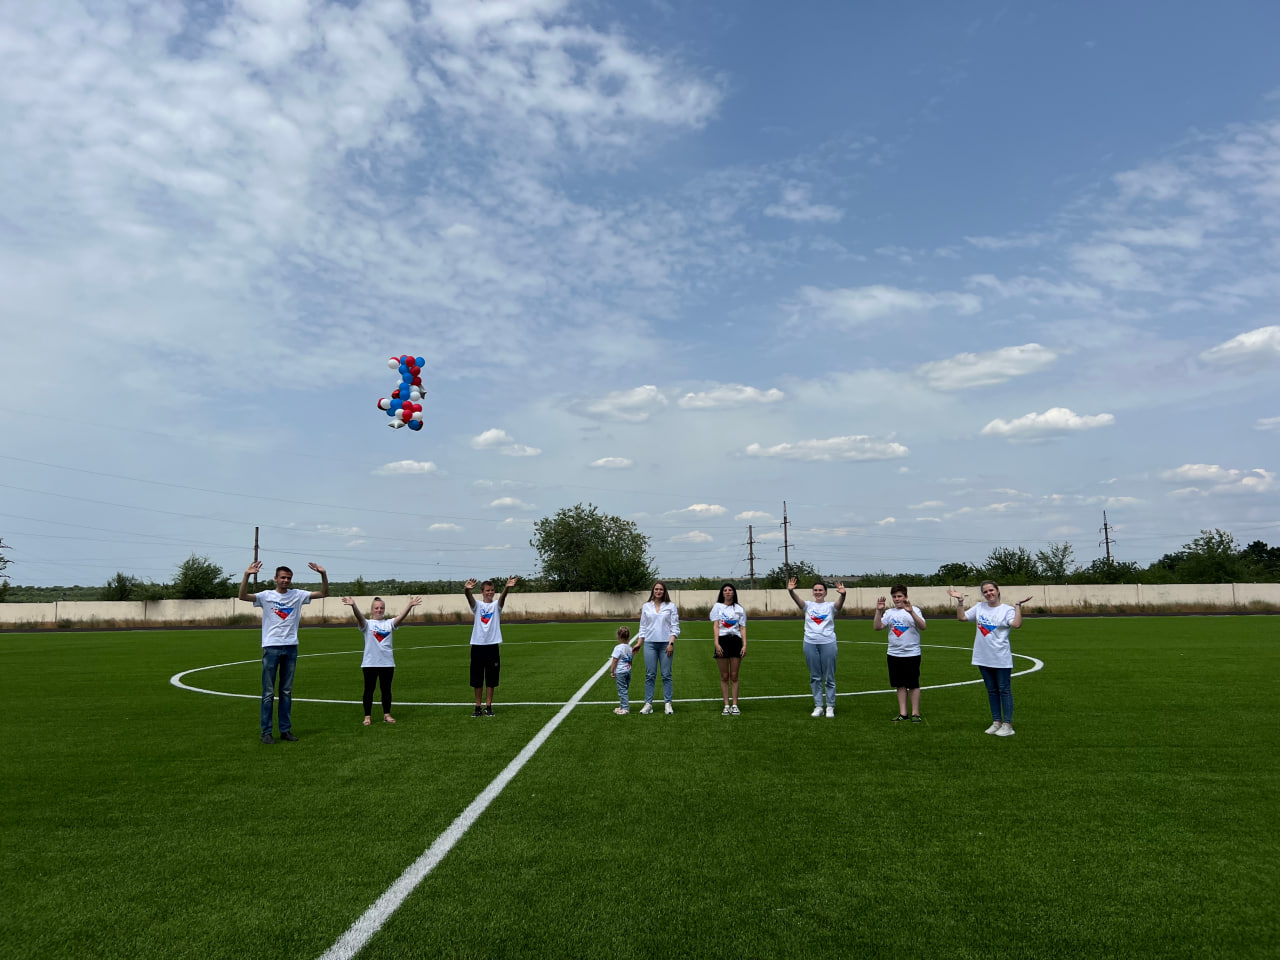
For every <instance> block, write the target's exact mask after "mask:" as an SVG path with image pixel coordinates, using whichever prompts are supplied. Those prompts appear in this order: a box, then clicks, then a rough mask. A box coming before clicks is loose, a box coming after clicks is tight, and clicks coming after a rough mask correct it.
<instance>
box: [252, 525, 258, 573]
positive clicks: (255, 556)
mask: <svg viewBox="0 0 1280 960" xmlns="http://www.w3.org/2000/svg"><path fill="white" fill-rule="evenodd" d="M253 562H254V563H257V562H258V528H257V527H254V528H253ZM253 585H254V587H255V588H256V587H257V586H258V575H257V574H256V573H255V574H254V575H253Z"/></svg>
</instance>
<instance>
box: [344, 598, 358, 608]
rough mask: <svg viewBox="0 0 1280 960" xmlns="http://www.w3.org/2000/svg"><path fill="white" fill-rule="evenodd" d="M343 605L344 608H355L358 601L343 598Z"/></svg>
mask: <svg viewBox="0 0 1280 960" xmlns="http://www.w3.org/2000/svg"><path fill="white" fill-rule="evenodd" d="M342 603H343V605H344V606H348V607H354V606H355V605H356V601H355V598H354V597H343V598H342Z"/></svg>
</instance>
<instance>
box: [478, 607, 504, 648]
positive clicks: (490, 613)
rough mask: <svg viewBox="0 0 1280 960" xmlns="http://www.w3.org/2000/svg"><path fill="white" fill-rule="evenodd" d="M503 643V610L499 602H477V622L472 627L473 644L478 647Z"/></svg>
mask: <svg viewBox="0 0 1280 960" xmlns="http://www.w3.org/2000/svg"><path fill="white" fill-rule="evenodd" d="M501 642H502V608H501V607H499V606H498V601H497V600H491V601H489V602H488V603H485V602H484V601H483V600H477V601H476V622H475V623H474V624H473V625H472V627H471V644H472V646H476V647H484V646H488V645H489V644H491V643H501Z"/></svg>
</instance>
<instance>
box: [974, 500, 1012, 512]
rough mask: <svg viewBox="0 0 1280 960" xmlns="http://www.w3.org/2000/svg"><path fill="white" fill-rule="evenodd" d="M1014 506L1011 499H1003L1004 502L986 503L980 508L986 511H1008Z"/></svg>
mask: <svg viewBox="0 0 1280 960" xmlns="http://www.w3.org/2000/svg"><path fill="white" fill-rule="evenodd" d="M1016 506H1017V504H1016V503H1014V502H1013V501H1005V502H1004V503H988V504H987V505H986V506H985V507H983V508H982V509H983V510H986V511H987V512H988V513H1008V512H1009V511H1010V510H1012V509H1013V508H1014V507H1016Z"/></svg>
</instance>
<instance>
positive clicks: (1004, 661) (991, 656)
mask: <svg viewBox="0 0 1280 960" xmlns="http://www.w3.org/2000/svg"><path fill="white" fill-rule="evenodd" d="M1016 612H1017V611H1015V610H1014V609H1013V607H1011V606H1009V604H1007V603H1002V604H1000V605H999V606H995V607H989V606H987V605H986V603H975V604H974V605H973V606H972V607H970V608H969V609H968V610H966V611H965V612H964V618H965V619H966V620H972V621H974V622H975V623H977V625H978V632H977V633H975V634H974V636H973V665H974V666H975V667H1009V668H1012V667H1013V650H1012V649H1010V647H1009V630H1010V628H1011V627H1012V625H1013V615H1014V614H1015V613H1016Z"/></svg>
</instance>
